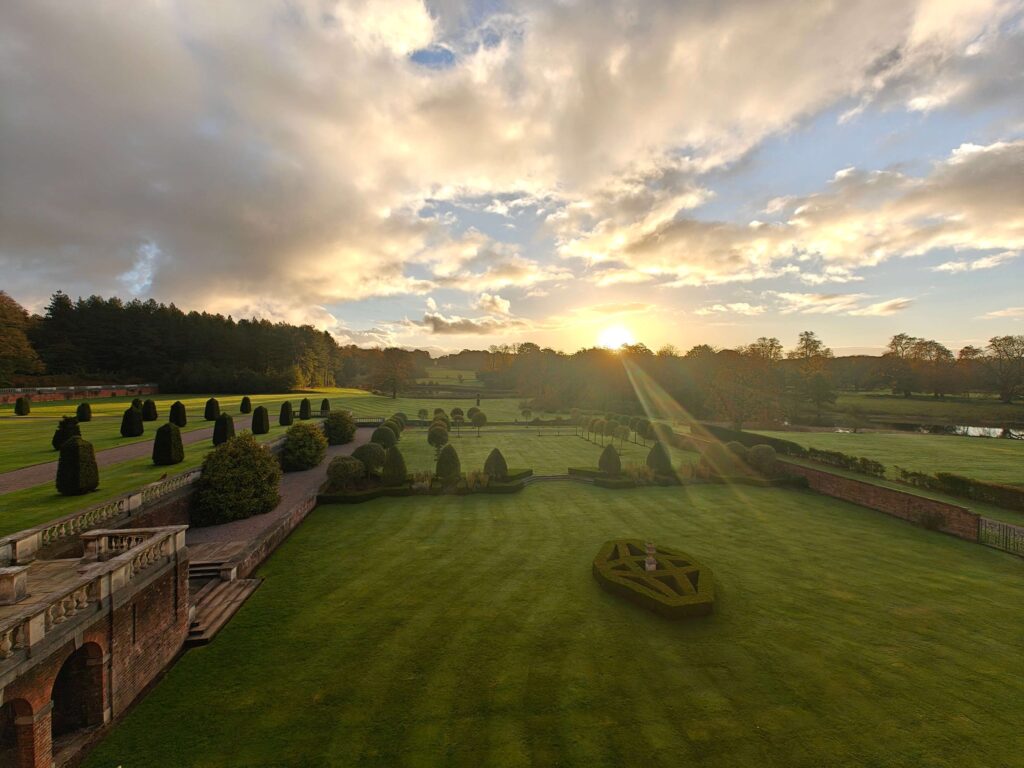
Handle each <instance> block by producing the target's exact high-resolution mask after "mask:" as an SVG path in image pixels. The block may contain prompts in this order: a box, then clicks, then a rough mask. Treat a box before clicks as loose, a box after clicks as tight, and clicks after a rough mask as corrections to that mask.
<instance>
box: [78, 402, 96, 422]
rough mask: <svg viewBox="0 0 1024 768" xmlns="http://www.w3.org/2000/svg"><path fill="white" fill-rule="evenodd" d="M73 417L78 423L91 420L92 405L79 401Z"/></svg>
mask: <svg viewBox="0 0 1024 768" xmlns="http://www.w3.org/2000/svg"><path fill="white" fill-rule="evenodd" d="M75 418H77V419H78V421H79V423H80V424H84V423H86V422H87V421H92V406H91V405H89V404H88V403H79V404H78V408H77V409H75Z"/></svg>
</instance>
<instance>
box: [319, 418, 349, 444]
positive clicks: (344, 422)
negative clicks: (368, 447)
mask: <svg viewBox="0 0 1024 768" xmlns="http://www.w3.org/2000/svg"><path fill="white" fill-rule="evenodd" d="M324 434H325V435H327V442H328V444H329V445H344V444H345V443H351V442H352V439H353V438H354V437H355V436H356V422H355V419H353V418H352V415H351V414H350V413H349V412H348V411H334V412H333V413H328V414H327V418H326V419H325V420H324Z"/></svg>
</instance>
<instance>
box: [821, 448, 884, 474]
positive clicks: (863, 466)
mask: <svg viewBox="0 0 1024 768" xmlns="http://www.w3.org/2000/svg"><path fill="white" fill-rule="evenodd" d="M807 458H808V459H810V460H811V461H816V462H818V463H819V464H828V465H829V466H832V467H839V468H840V469H846V470H849V471H850V472H858V473H860V474H862V475H870V476H871V477H885V465H884V464H881V463H879V462H877V461H875V460H874V459H866V458H864V457H862V456H851V455H850V454H848V453H841V452H840V451H823V450H821V449H820V448H810V449H808V451H807Z"/></svg>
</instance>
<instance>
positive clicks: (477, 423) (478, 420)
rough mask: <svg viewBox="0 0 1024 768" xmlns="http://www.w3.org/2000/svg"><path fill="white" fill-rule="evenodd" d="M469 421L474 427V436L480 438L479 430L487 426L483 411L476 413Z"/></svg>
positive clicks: (485, 415)
mask: <svg viewBox="0 0 1024 768" xmlns="http://www.w3.org/2000/svg"><path fill="white" fill-rule="evenodd" d="M469 421H470V423H471V424H472V425H473V426H474V427H476V436H477V437H480V428H481V427H483V426H486V424H487V414H486V413H484V412H483V411H477V412H476V413H474V414H473V418H472V419H470V420H469Z"/></svg>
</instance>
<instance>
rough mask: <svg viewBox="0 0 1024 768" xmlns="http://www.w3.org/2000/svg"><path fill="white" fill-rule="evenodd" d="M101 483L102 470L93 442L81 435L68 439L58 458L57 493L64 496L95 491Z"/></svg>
mask: <svg viewBox="0 0 1024 768" xmlns="http://www.w3.org/2000/svg"><path fill="white" fill-rule="evenodd" d="M99 484H100V470H99V467H98V466H97V465H96V451H95V450H93V447H92V443H90V442H88V441H86V440H83V439H82V438H80V437H72V438H71V439H70V440H66V441H65V442H64V444H63V445H62V446H61V447H60V458H59V459H58V460H57V493H59V494H61V495H62V496H80V495H82V494H83V493H88V492H89V491H95V490H96V489H97V488H98V487H99Z"/></svg>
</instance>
